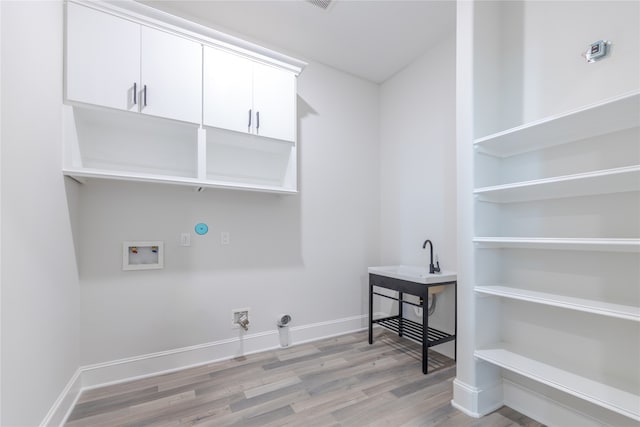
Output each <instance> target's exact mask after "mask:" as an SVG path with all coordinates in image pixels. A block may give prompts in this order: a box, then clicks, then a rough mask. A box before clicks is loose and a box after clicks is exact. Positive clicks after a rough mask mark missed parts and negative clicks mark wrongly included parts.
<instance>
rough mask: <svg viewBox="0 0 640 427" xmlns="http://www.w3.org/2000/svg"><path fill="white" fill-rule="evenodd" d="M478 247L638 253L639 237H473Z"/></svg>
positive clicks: (639, 248) (639, 246) (639, 247)
mask: <svg viewBox="0 0 640 427" xmlns="http://www.w3.org/2000/svg"><path fill="white" fill-rule="evenodd" d="M473 242H474V243H476V244H477V245H478V247H480V248H515V249H551V250H574V251H604V252H634V253H640V239H602V238H552V237H474V238H473Z"/></svg>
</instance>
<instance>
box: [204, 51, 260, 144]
mask: <svg viewBox="0 0 640 427" xmlns="http://www.w3.org/2000/svg"><path fill="white" fill-rule="evenodd" d="M252 66H253V62H252V61H250V60H248V59H246V58H243V57H241V56H238V55H234V54H232V53H228V52H225V51H223V50H220V49H214V48H211V47H206V46H205V48H204V93H203V113H204V114H203V122H204V124H205V126H213V127H218V128H223V129H229V130H234V131H238V132H249V131H250V128H251V126H250V121H251V120H252V119H251V118H250V114H251V113H250V110H251V108H252V107H251V105H252V82H251V73H252ZM251 124H253V123H251Z"/></svg>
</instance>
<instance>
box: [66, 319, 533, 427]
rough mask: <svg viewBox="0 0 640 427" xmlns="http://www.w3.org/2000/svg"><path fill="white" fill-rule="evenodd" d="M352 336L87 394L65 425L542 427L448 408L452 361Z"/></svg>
mask: <svg viewBox="0 0 640 427" xmlns="http://www.w3.org/2000/svg"><path fill="white" fill-rule="evenodd" d="M374 334H375V336H374V344H373V345H369V343H368V342H367V332H366V331H362V332H356V333H351V334H347V335H342V336H339V337H333V338H329V339H326V340H321V341H317V342H312V343H305V344H301V345H299V346H294V347H291V348H283V349H277V350H272V351H266V352H263V353H258V354H252V355H249V356H243V357H238V358H234V359H230V360H226V361H222V362H216V363H209V364H206V365H201V366H196V367H192V368H187V369H184V370H181V371H174V372H168V373H165V374H161V375H157V376H153V377H147V378H142V379H139V380H134V381H130V382H127V383H121V384H115V385H111V386H106V387H102V388H96V389H92V390H87V391H86V392H83V393H82V395H81V396H80V398H79V399H78V402H77V404H76V406H75V407H74V408H73V410H72V412H71V414H70V416H69V419H68V420H67V423H66V427H114V426H118V427H125V426H126V427H175V426H198V427H212V426H215V427H219V426H238V427H250V426H259V427H282V426H291V427H296V426H300V427H316V426H318V427H334V426H335V427H346V426H354V427H361V426H367V427H369V426H371V427H385V426H393V427H396V426H406V427H411V426H420V427H424V426H432V427H435V426H440V427H512V426H519V427H541V424H539V423H537V422H535V421H534V420H531V419H530V418H527V417H525V416H524V415H522V414H520V413H518V412H517V411H514V410H512V409H509V408H501V409H500V410H498V411H495V412H493V413H491V414H489V415H487V416H486V417H484V418H481V419H475V418H471V417H468V416H466V415H465V414H463V413H462V412H460V411H458V410H456V409H455V408H453V407H452V406H451V403H450V402H451V399H452V394H453V393H452V389H453V379H454V378H455V372H456V368H455V362H454V361H453V360H451V359H449V358H447V357H445V356H443V355H441V354H439V353H435V352H433V351H431V350H430V351H429V361H428V365H429V374H428V375H423V374H422V361H421V357H422V353H421V347H420V346H419V345H418V344H416V343H414V342H411V341H409V340H406V339H403V338H399V337H398V336H396V335H394V334H392V333H391V332H388V331H385V330H382V329H378V328H376V330H375V331H374Z"/></svg>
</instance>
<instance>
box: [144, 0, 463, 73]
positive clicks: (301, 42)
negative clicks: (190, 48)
mask: <svg viewBox="0 0 640 427" xmlns="http://www.w3.org/2000/svg"><path fill="white" fill-rule="evenodd" d="M139 1H141V2H142V3H145V4H147V5H149V6H152V7H154V8H157V9H160V10H162V11H165V12H168V13H171V14H173V15H177V16H180V17H183V18H186V19H188V20H190V21H194V22H197V23H199V24H203V25H206V26H209V27H212V28H214V29H216V30H220V31H222V32H225V33H228V34H230V35H233V36H237V37H239V38H242V39H245V40H247V41H250V42H254V43H256V44H260V45H262V46H264V47H267V48H270V49H273V50H279V51H282V53H285V54H288V55H290V56H294V57H298V58H300V59H303V60H306V61H310V60H313V61H318V62H321V63H324V64H326V65H329V66H331V67H334V68H337V69H339V70H342V71H346V72H348V73H351V74H354V75H356V76H358V77H362V78H364V79H366V80H370V81H373V82H376V83H381V82H383V81H385V80H386V79H388V78H389V77H391V76H392V75H394V74H395V73H396V72H398V71H399V70H401V69H402V68H404V67H405V66H406V65H408V64H409V63H411V62H412V60H414V59H415V58H417V57H418V56H419V55H421V54H422V53H424V52H426V51H427V50H428V49H429V47H431V46H432V45H433V44H434V43H436V42H438V41H440V40H441V39H443V38H444V37H446V36H447V35H449V34H453V31H454V29H455V1H453V0H444V1H435V0H413V1H404V0H334V1H333V2H332V3H331V5H330V6H329V8H328V9H327V10H323V9H321V8H319V7H317V6H314V5H312V4H311V3H309V2H307V1H304V0H261V1H255V0H252V1H244V0H236V1H223V0H195V1H194V0H139Z"/></svg>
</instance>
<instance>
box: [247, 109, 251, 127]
mask: <svg viewBox="0 0 640 427" xmlns="http://www.w3.org/2000/svg"><path fill="white" fill-rule="evenodd" d="M250 131H251V108H249V124H248V125H247V132H250Z"/></svg>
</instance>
